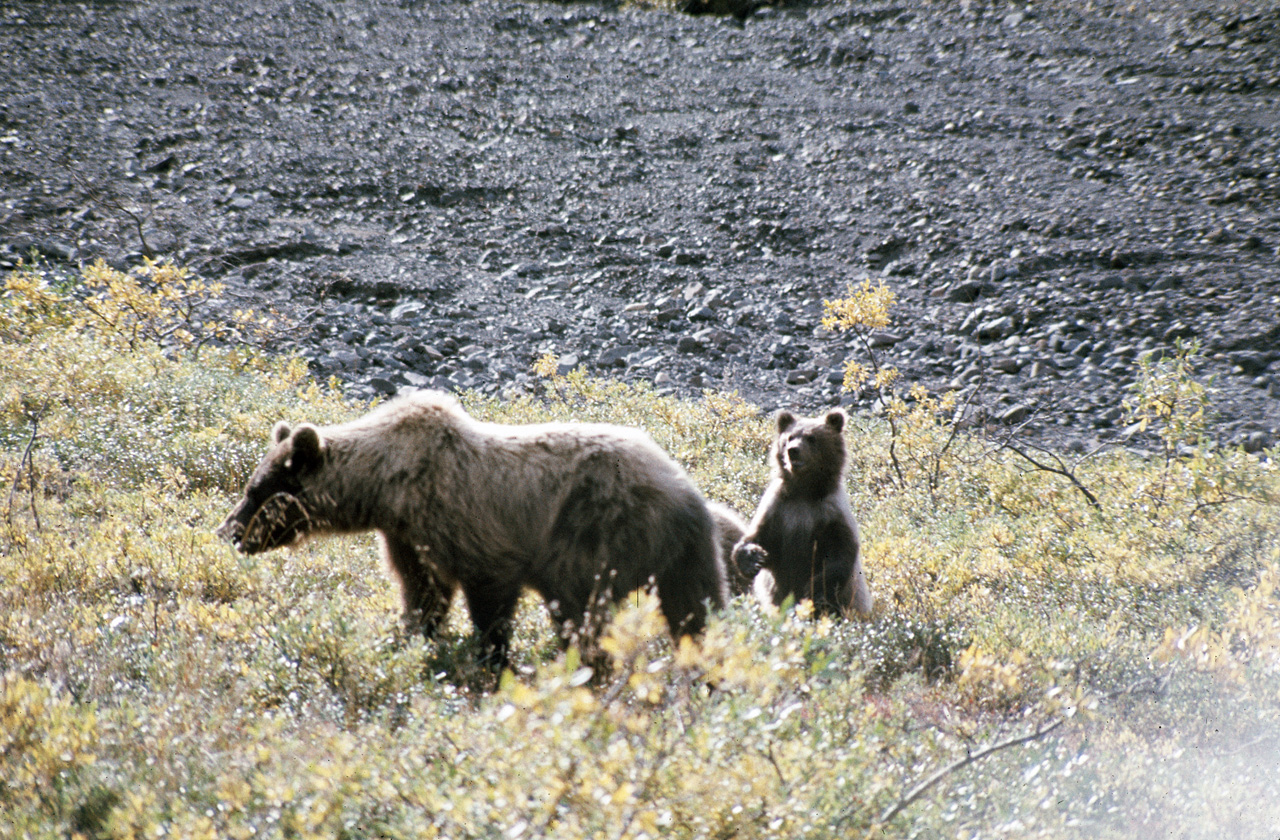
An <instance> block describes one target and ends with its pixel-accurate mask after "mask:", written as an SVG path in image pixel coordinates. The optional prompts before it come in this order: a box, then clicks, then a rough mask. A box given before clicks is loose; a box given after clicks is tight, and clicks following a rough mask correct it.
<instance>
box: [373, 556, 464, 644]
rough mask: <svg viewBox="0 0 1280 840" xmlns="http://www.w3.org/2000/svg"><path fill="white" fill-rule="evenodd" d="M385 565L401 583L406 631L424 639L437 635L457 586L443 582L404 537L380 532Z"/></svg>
mask: <svg viewBox="0 0 1280 840" xmlns="http://www.w3.org/2000/svg"><path fill="white" fill-rule="evenodd" d="M379 534H380V535H381V537H382V549H383V554H384V555H385V556H386V558H387V566H388V567H389V568H390V569H391V572H392V574H394V575H395V576H396V579H397V580H398V581H399V582H400V596H401V599H402V600H403V602H404V616H403V619H402V620H403V621H404V627H405V631H406V632H408V633H419V632H420V633H422V635H423V637H424V638H425V639H426V640H427V641H431V640H432V639H434V638H435V636H436V631H437V630H439V629H440V625H441V623H443V622H444V619H445V616H447V615H448V614H449V606H450V605H451V604H452V603H453V593H454V590H455V589H456V588H457V587H456V586H455V585H454V584H453V583H451V582H449V581H446V580H445V579H444V577H442V576H441V575H440V574H439V573H438V572H437V571H436V570H435V568H434V567H432V566H431V564H429V563H427V562H424V560H423V557H422V552H420V551H419V550H418V549H417V548H415V547H414V546H413V545H410V544H409V543H407V542H404V541H403V540H398V539H395V538H393V537H389V536H387V535H386V534H385V533H382V532H379Z"/></svg>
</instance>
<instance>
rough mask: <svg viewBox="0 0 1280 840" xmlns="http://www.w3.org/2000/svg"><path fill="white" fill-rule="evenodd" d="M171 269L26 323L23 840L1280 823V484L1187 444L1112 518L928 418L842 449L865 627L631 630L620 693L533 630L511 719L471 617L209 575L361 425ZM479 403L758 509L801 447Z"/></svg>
mask: <svg viewBox="0 0 1280 840" xmlns="http://www.w3.org/2000/svg"><path fill="white" fill-rule="evenodd" d="M149 270H151V269H149ZM95 271H102V269H95ZM151 271H152V273H151V274H147V273H145V272H144V273H143V274H142V275H139V276H136V277H134V278H133V279H132V280H130V279H129V278H128V277H126V278H125V279H123V280H122V279H121V278H119V277H115V276H110V278H109V279H110V280H111V282H110V283H106V284H105V285H102V284H101V283H99V284H98V285H95V284H94V283H95V281H94V280H93V279H92V278H88V277H86V278H80V279H76V278H64V279H56V278H51V277H49V276H46V275H43V274H41V272H40V271H38V270H36V269H31V268H28V269H24V270H23V271H21V272H18V273H17V274H15V275H13V276H11V277H10V278H9V280H8V285H7V290H6V292H5V294H4V296H3V297H0V365H3V367H4V369H5V371H6V377H5V379H4V382H3V385H0V389H2V390H0V476H3V478H4V482H3V484H4V486H3V487H0V490H3V491H4V493H5V496H4V499H3V503H4V508H3V510H2V515H3V517H4V522H3V526H2V527H0V661H3V662H4V663H5V668H6V674H5V675H4V676H3V677H2V678H0V810H2V811H3V812H4V814H5V819H4V820H0V837H36V838H45V837H47V838H53V837H59V838H63V837H68V836H85V837H135V836H136V837H142V836H148V837H152V836H159V835H160V834H162V833H163V834H169V835H180V836H190V837H201V836H204V837H211V838H212V837H219V838H221V837H250V836H253V837H313V836H314V837H335V836H343V837H357V836H359V837H366V836H388V837H401V836H403V837H428V836H447V837H497V836H504V837H510V838H517V837H537V836H549V837H574V838H576V837H587V836H593V837H594V836H609V837H630V838H640V837H659V836H661V837H691V838H692V837H747V838H750V837H778V836H788V837H806V836H811V837H837V836H838V837H846V836H868V835H870V836H888V837H897V836H901V837H921V836H924V837H935V836H993V835H999V834H1007V835H1013V836H1019V837H1022V836H1043V837H1088V838H1095V837H1131V836H1161V835H1169V834H1176V835H1178V836H1184V837H1219V836H1238V837H1270V836H1271V835H1272V834H1273V833H1274V828H1275V826H1276V825H1280V800H1277V799H1276V798H1275V797H1274V796H1273V795H1272V793H1271V792H1272V791H1273V790H1274V789H1275V788H1276V787H1277V785H1280V778H1278V776H1280V761H1277V756H1280V741H1278V740H1277V738H1276V735H1275V733H1276V732H1277V731H1280V727H1278V724H1280V586H1278V582H1280V571H1277V570H1280V537H1278V536H1277V534H1278V533H1280V528H1277V524H1280V523H1278V521H1277V520H1278V517H1277V513H1276V511H1277V505H1276V493H1277V478H1276V475H1275V470H1274V466H1273V463H1272V461H1271V460H1270V459H1269V458H1265V457H1264V458H1259V457H1256V456H1250V455H1245V454H1243V453H1240V452H1234V451H1225V450H1222V449H1216V448H1214V447H1212V446H1210V445H1209V444H1207V443H1206V442H1205V441H1204V440H1203V439H1202V438H1193V437H1188V436H1187V435H1184V434H1182V432H1181V431H1179V432H1178V433H1177V434H1176V435H1172V436H1171V437H1170V440H1171V441H1173V440H1175V438H1176V442H1174V443H1173V444H1172V445H1171V449H1170V450H1169V451H1167V452H1162V453H1161V455H1160V457H1155V458H1148V459H1144V458H1143V457H1141V456H1140V455H1136V454H1131V453H1126V452H1123V451H1116V452H1111V453H1105V454H1102V455H1099V456H1096V457H1093V458H1091V459H1087V460H1085V461H1081V462H1079V463H1078V464H1075V465H1073V471H1074V472H1073V474H1074V475H1075V477H1076V479H1077V480H1078V481H1079V482H1080V483H1081V484H1082V485H1083V486H1085V487H1087V488H1091V491H1092V494H1093V496H1094V498H1095V500H1096V502H1097V504H1096V505H1095V504H1092V503H1090V501H1089V500H1088V499H1087V498H1086V497H1085V495H1084V494H1082V493H1080V492H1079V490H1078V488H1077V487H1076V486H1074V485H1073V484H1072V483H1071V482H1069V481H1068V480H1066V478H1065V477H1064V476H1063V475H1062V474H1059V473H1055V472H1052V471H1048V470H1044V469H1040V468H1037V467H1035V466H1034V465H1033V464H1030V463H1028V461H1027V460H1026V459H1025V458H1022V457H1019V456H1018V455H1017V454H1016V453H1013V452H1011V451H1008V450H1003V451H996V452H994V453H993V452H990V451H989V450H988V449H987V448H986V447H983V446H982V445H981V442H979V441H974V440H970V439H968V438H967V437H966V436H964V435H962V434H956V430H955V429H954V428H953V427H952V426H950V424H949V423H948V422H947V420H946V419H945V417H944V413H943V412H940V411H939V410H938V408H939V407H940V405H941V404H940V403H931V402H930V401H929V400H927V399H924V398H917V399H916V400H915V401H914V402H908V401H906V400H904V401H902V406H904V409H903V410H902V411H901V412H900V413H897V414H893V413H888V414H886V415H885V416H884V417H882V418H872V419H869V418H866V417H854V418H852V420H851V423H850V428H849V432H848V441H849V446H850V465H851V471H850V472H851V476H850V485H849V490H850V495H851V498H852V500H853V503H854V507H855V509H856V511H857V512H858V514H859V518H860V520H861V522H862V525H863V531H864V537H865V540H866V564H867V570H868V574H869V577H870V581H871V586H872V589H873V591H874V593H875V595H876V597H877V601H878V606H877V614H876V617H875V619H874V620H873V621H872V622H869V623H865V624H863V623H856V622H832V621H831V620H829V619H824V620H818V621H814V620H811V619H809V618H808V617H807V614H808V605H807V604H801V605H797V606H795V607H794V608H789V609H786V610H782V611H776V610H772V609H764V608H762V607H760V606H758V605H756V604H755V603H754V602H752V601H750V600H748V599H738V600H735V601H734V602H733V603H731V604H730V605H729V607H728V608H727V609H726V610H724V611H723V612H721V613H720V614H718V615H717V616H716V617H715V618H714V619H713V621H712V622H711V625H710V627H709V628H708V630H707V633H706V634H705V636H704V638H703V640H702V641H701V643H700V644H698V645H692V644H688V645H684V646H681V647H679V648H673V646H672V644H671V643H670V641H669V639H668V637H667V635H666V633H665V632H664V630H663V624H662V621H661V618H660V611H659V610H658V609H657V605H656V603H655V601H654V599H653V598H651V597H648V596H644V595H636V596H635V597H633V598H629V599H627V602H626V603H625V604H623V605H622V606H620V608H619V609H618V611H617V613H616V615H615V617H614V620H613V622H612V623H611V624H610V626H609V628H608V631H607V633H606V635H605V636H604V638H603V639H602V643H601V644H602V647H603V649H604V650H605V651H606V652H607V654H608V655H609V657H610V659H611V662H612V670H611V672H610V673H609V674H608V675H606V676H602V677H597V678H596V679H594V680H591V679H590V678H591V676H592V675H591V674H589V673H587V672H585V671H584V670H583V669H581V668H580V667H579V663H578V662H577V658H576V655H575V654H573V653H572V652H570V653H569V654H567V655H565V654H561V653H560V651H559V646H558V645H557V644H556V642H555V639H554V636H553V633H552V629H551V627H550V626H549V622H548V621H547V619H546V617H545V612H544V610H543V609H542V607H541V605H540V604H539V603H538V602H537V599H536V598H533V597H530V598H528V599H526V600H525V601H524V602H522V606H521V609H520V610H519V612H518V614H517V619H516V620H517V627H516V633H515V651H514V655H513V661H514V662H515V664H516V666H517V669H518V673H517V674H516V675H514V676H513V675H507V676H506V677H504V678H503V679H502V680H501V681H500V683H499V684H498V685H497V686H495V685H493V682H492V680H491V679H490V678H489V676H488V675H487V673H486V672H485V671H484V670H483V668H481V667H480V666H479V664H478V663H477V660H476V653H477V652H476V649H475V644H474V641H473V640H472V638H471V637H470V635H469V624H468V622H467V619H466V613H465V609H463V608H462V606H461V605H460V604H459V605H458V606H457V607H456V609H455V610H454V612H453V613H452V614H451V616H450V621H449V624H448V627H446V628H445V630H444V632H443V633H442V635H441V638H440V639H438V640H436V641H434V642H432V643H425V642H424V641H422V640H421V639H419V638H416V637H412V638H411V637H406V636H405V635H404V633H403V631H402V630H401V629H400V624H399V621H398V615H397V613H398V609H399V607H398V603H397V596H396V593H395V592H394V590H393V587H392V586H391V584H390V583H389V582H388V580H387V579H386V575H385V574H384V572H383V571H382V570H381V569H380V568H379V566H380V561H379V559H378V556H377V551H376V548H375V546H374V542H373V540H372V539H371V538H370V537H368V536H354V537H350V538H341V539H329V540H324V541H316V542H314V543H309V544H306V545H304V546H301V547H298V548H295V549H291V550H284V551H279V552H275V553H271V554H266V555H263V556H259V557H253V558H244V557H240V556H237V555H236V554H234V553H233V552H232V550H231V549H230V548H229V547H227V546H225V545H222V544H220V543H218V542H216V541H215V540H214V538H213V536H212V529H213V528H214V527H215V526H216V524H217V523H218V521H219V520H220V518H221V517H222V515H224V514H225V512H226V511H227V510H228V509H229V508H230V506H231V505H232V504H233V502H234V496H235V494H236V493H237V491H238V488H239V484H240V482H242V481H243V480H244V478H245V476H246V475H247V473H248V472H249V470H250V469H252V467H253V465H254V464H255V463H256V462H257V460H258V458H259V457H260V455H261V453H262V452H263V451H264V449H265V446H266V435H267V433H268V431H269V429H270V428H271V425H272V424H273V423H274V422H275V421H276V420H278V419H281V418H287V419H291V420H303V419H306V420H313V421H317V422H332V421H337V420H342V419H346V418H349V417H353V416H355V415H357V414H359V413H360V412H362V411H364V410H366V408H367V406H361V405H355V404H352V403H349V402H347V401H345V400H344V399H343V397H342V395H341V394H340V393H338V392H337V391H336V390H334V389H332V388H325V387H321V386H318V385H316V384H314V383H312V382H310V381H309V380H308V379H307V376H306V371H305V366H303V365H301V364H300V363H299V362H297V361H296V360H288V359H275V358H272V357H270V356H268V355H266V354H264V353H262V352H260V351H258V350H256V349H254V348H253V347H251V346H246V345H245V344H244V343H241V342H239V341H238V340H231V339H222V340H220V339H216V338H209V339H208V340H205V338H206V335H214V336H216V335H218V334H219V332H218V331H219V328H218V327H217V326H216V325H215V326H212V327H207V329H209V330H212V332H211V333H202V332H201V330H202V329H206V326H205V325H206V324H208V323H209V320H210V317H211V316H208V315H207V313H206V312H205V310H203V309H202V308H201V307H204V306H206V305H208V306H212V304H213V302H214V299H213V298H212V297H210V295H211V293H210V292H209V291H208V289H207V288H206V287H203V286H202V285H200V284H196V283H195V281H192V280H190V278H187V277H185V275H182V274H181V273H180V272H177V271H176V270H172V269H165V270H164V272H163V273H162V274H159V273H157V272H160V269H154V270H151ZM99 279H101V278H99ZM188 282H190V283H191V285H190V286H189V287H186V286H184V285H183V284H184V283H188ZM112 283H114V284H115V285H112ZM184 289H185V290H184ZM162 290H167V291H162ZM140 296H141V297H140ZM127 300H131V301H133V303H132V304H131V306H130V307H123V308H122V307H120V306H117V304H121V303H123V302H124V301H127ZM202 301H203V302H202ZM89 307H96V309H97V312H96V313H95V312H90V311H86V310H87V309H88V308H89ZM126 309H127V310H128V312H131V313H132V314H128V313H127V312H126ZM112 313H116V314H115V315H113V314H112ZM250 323H261V322H260V320H256V319H254V318H252V317H248V318H245V319H243V320H237V321H236V322H235V323H233V324H232V325H230V327H228V329H231V330H240V331H243V330H244V329H245V326H244V325H245V324H250ZM198 325H199V326H198ZM184 332H185V333H186V334H185V335H184V334H183V333H184ZM222 334H223V335H224V336H225V335H227V333H222ZM219 341H221V343H218V342H219ZM551 369H552V370H554V367H552V368H551ZM1151 375H1152V377H1153V378H1152V380H1151V381H1150V382H1149V383H1148V385H1149V387H1147V386H1144V387H1145V388H1146V390H1144V391H1143V392H1141V393H1135V395H1134V407H1135V411H1141V410H1142V409H1141V407H1140V406H1141V405H1142V404H1143V403H1144V401H1145V400H1146V398H1145V397H1144V396H1143V394H1157V393H1167V392H1168V388H1167V387H1166V386H1171V387H1173V388H1174V389H1175V390H1177V389H1181V391H1180V393H1186V394H1194V393H1195V388H1194V387H1193V385H1194V376H1195V371H1194V365H1193V364H1187V365H1184V366H1182V367H1180V368H1179V367H1167V366H1166V367H1164V368H1160V369H1156V368H1152V370H1151ZM1162 378H1163V379H1162ZM1169 378H1172V379H1173V380H1175V381H1172V382H1169V381H1164V380H1168V379H1169ZM1178 380H1181V381H1178ZM1162 382H1163V384H1162ZM891 384H892V383H888V384H887V385H886V387H888V385H891ZM886 395H887V399H889V400H892V399H893V398H892V395H891V394H888V392H887V391H886ZM464 399H465V402H466V404H467V406H468V407H469V409H470V410H471V411H473V412H475V413H476V414H477V415H479V416H481V417H484V418H486V419H490V420H495V421H499V422H535V421H545V420H553V419H554V420H601V421H610V422H619V423H627V424H632V425H637V426H641V427H644V428H645V429H647V430H649V432H650V433H651V434H652V435H653V436H654V438H655V439H656V440H657V441H658V443H659V444H660V445H662V446H663V447H664V448H666V449H667V450H668V451H670V452H672V453H673V455H674V456H675V457H676V458H678V459H679V460H680V461H681V462H682V463H684V464H685V465H686V466H687V467H688V468H689V470H690V473H691V474H692V475H693V477H694V479H695V480H696V481H697V482H698V483H699V484H700V485H701V486H702V487H703V488H704V489H705V490H706V492H707V494H708V495H709V496H712V497H715V498H718V499H721V500H723V501H726V502H728V503H730V504H733V505H734V506H736V507H738V508H739V509H740V510H742V511H744V512H750V510H751V509H752V508H753V506H754V504H755V501H756V499H758V497H759V493H760V492H761V490H762V488H763V486H764V483H765V481H766V480H767V473H768V470H767V465H766V463H765V452H766V449H767V446H768V442H769V434H770V430H769V423H768V421H767V420H766V419H765V418H763V417H761V416H760V415H759V412H758V411H756V410H755V409H754V408H753V407H751V406H749V405H747V404H745V403H743V402H742V401H741V400H739V399H737V398H736V397H733V396H731V395H720V394H707V395H706V396H705V397H704V398H703V399H700V400H694V401H679V400H674V399H670V398H666V397H662V396H660V395H658V394H656V393H654V392H653V391H652V390H651V389H648V388H645V387H643V386H633V385H626V384H620V383H615V382H607V381H601V380H597V379H593V378H591V377H589V376H587V375H586V374H585V373H583V372H581V371H578V372H575V373H572V374H570V375H568V376H564V377H557V376H548V377H547V379H546V380H545V388H544V390H543V392H542V393H540V394H539V395H538V396H537V397H530V398H525V399H520V400H516V401H510V402H499V401H495V400H490V399H482V398H479V397H476V396H473V395H470V396H466V397H465V398H464ZM939 399H941V398H939ZM1184 404H1186V405H1198V404H1199V403H1198V402H1197V401H1196V400H1192V401H1190V402H1189V403H1186V402H1184ZM907 406H910V407H909V408H906V407H907ZM896 410H897V409H895V411H896ZM1193 412H1194V409H1193ZM1172 418H1173V415H1172V414H1171V415H1169V416H1161V417H1156V418H1155V419H1154V420H1153V422H1152V428H1153V430H1156V431H1157V432H1158V431H1159V428H1161V426H1160V424H1161V423H1165V422H1168V421H1169V420H1170V419H1172ZM1191 419H1194V418H1191ZM1171 434H1172V433H1171ZM891 447H892V453H893V455H892V456H891V454H890V453H891ZM895 457H896V466H895V460H894V459H895ZM1058 722H1061V723H1058ZM1055 723H1058V725H1057V726H1056V728H1050V727H1052V726H1053V725H1054V724H1055ZM1028 735H1031V736H1034V737H1032V738H1031V739H1030V740H1027V741H1026V742H1021V741H1020V740H1019V739H1021V738H1023V737H1025V736H1028ZM993 747H1000V748H999V749H995V750H994V751H991V748H993ZM974 755H982V756H983V757H982V758H981V760H977V761H972V762H967V757H970V756H974ZM930 781H931V782H932V783H928V782H930Z"/></svg>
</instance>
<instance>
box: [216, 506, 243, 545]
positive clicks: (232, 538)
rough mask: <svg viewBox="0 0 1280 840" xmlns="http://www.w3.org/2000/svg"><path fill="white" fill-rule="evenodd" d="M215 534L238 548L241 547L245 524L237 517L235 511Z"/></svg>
mask: <svg viewBox="0 0 1280 840" xmlns="http://www.w3.org/2000/svg"><path fill="white" fill-rule="evenodd" d="M213 533H214V536H216V537H217V538H218V539H220V540H222V541H223V542H229V543H231V544H232V545H233V546H235V547H236V548H239V547H240V539H241V538H242V537H243V536H244V524H243V523H241V522H239V521H238V520H237V519H236V518H235V514H234V513H233V514H232V515H231V516H228V517H227V519H226V521H225V522H223V523H222V524H221V525H219V526H218V530H216V531H214V532H213Z"/></svg>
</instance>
